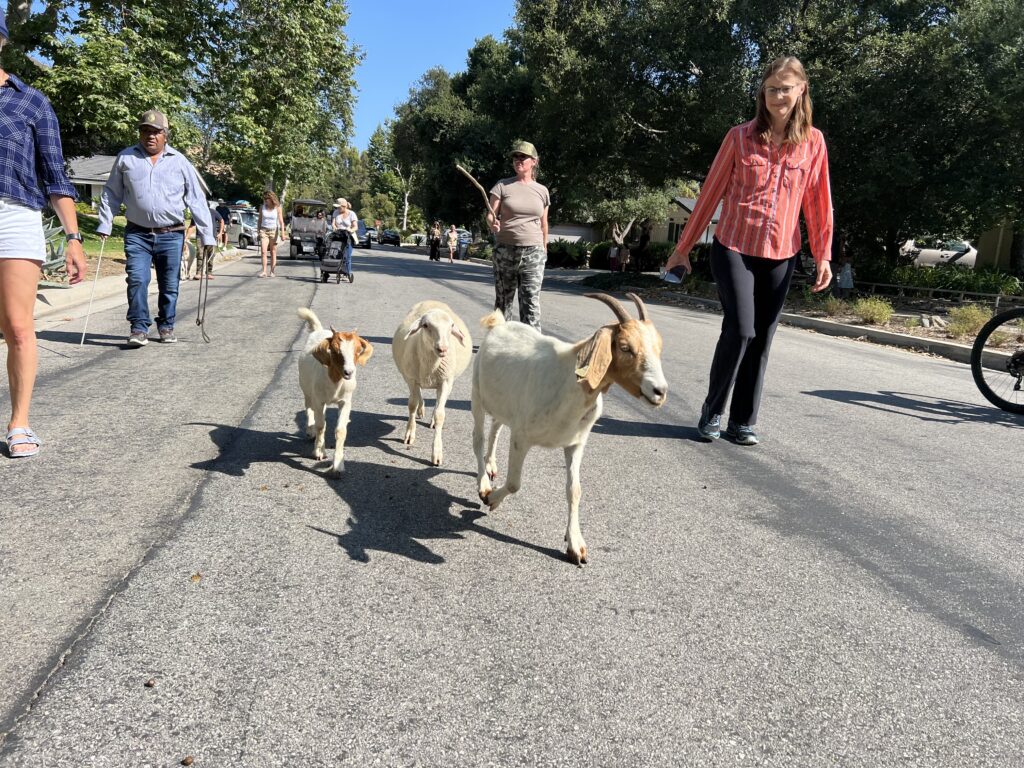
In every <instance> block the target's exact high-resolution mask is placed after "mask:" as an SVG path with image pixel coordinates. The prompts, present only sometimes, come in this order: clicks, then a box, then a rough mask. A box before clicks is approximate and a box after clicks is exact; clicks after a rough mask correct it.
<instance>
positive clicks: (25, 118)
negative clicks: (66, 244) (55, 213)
mask: <svg viewBox="0 0 1024 768" xmlns="http://www.w3.org/2000/svg"><path fill="white" fill-rule="evenodd" d="M47 195H60V196H62V197H70V198H71V199H73V200H74V199H76V198H77V195H76V194H75V187H74V185H73V184H72V183H71V180H70V179H69V178H68V175H67V173H65V171H64V152H63V150H61V146H60V126H59V125H58V124H57V116H56V115H55V114H53V107H51V106H50V102H49V101H47V99H46V97H45V96H43V94H41V93H40V92H39V91H37V90H36V89H35V88H31V87H29V86H27V85H25V83H23V82H22V81H21V80H20V79H18V78H17V77H15V76H14V75H8V76H7V85H6V86H5V87H4V88H0V197H3V198H6V199H8V200H13V201H14V202H17V203H20V204H21V205H25V206H28V207H29V208H32V209H33V210H36V211H41V210H42V209H43V206H45V205H46V196H47Z"/></svg>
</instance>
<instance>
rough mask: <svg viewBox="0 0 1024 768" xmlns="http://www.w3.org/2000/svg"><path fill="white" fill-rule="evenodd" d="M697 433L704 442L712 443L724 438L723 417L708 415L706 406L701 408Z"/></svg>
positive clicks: (715, 414) (713, 414) (714, 414)
mask: <svg viewBox="0 0 1024 768" xmlns="http://www.w3.org/2000/svg"><path fill="white" fill-rule="evenodd" d="M697 432H699V433H700V436H701V439H702V440H707V441H708V442H711V441H712V440H717V439H718V438H719V437H721V436H722V415H721V414H719V413H708V407H707V406H706V405H703V406H701V409H700V419H698V420H697Z"/></svg>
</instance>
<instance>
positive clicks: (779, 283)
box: [704, 240, 796, 426]
mask: <svg viewBox="0 0 1024 768" xmlns="http://www.w3.org/2000/svg"><path fill="white" fill-rule="evenodd" d="M795 265H796V258H795V257H791V258H788V259H784V260H775V259H762V258H758V257H756V256H745V255H744V254H742V253H738V252H737V251H732V250H729V249H728V248H726V247H725V246H724V245H722V244H721V243H720V242H718V240H715V241H714V243H713V244H712V246H711V273H712V275H714V278H715V283H716V284H717V285H718V298H719V300H720V301H721V302H722V310H723V311H724V313H725V317H723V318H722V333H721V335H720V336H719V337H718V346H717V347H716V348H715V358H714V360H713V361H712V363H711V381H710V384H709V386H708V396H707V399H706V400H705V401H704V405H705V408H706V410H707V413H709V414H714V413H719V414H721V413H724V412H725V403H726V400H728V399H729V390H730V389H731V390H732V402H731V404H730V406H729V421H732V422H735V423H736V424H746V425H749V426H753V425H754V424H756V423H757V409H758V405H759V404H760V402H761V387H762V386H763V385H764V373H765V369H766V368H767V367H768V352H769V350H770V349H771V346H772V336H774V335H775V328H776V327H777V326H778V324H779V315H781V314H782V305H783V303H784V302H785V301H786V294H787V293H788V292H789V283H790V281H791V280H792V278H793V268H794V266H795Z"/></svg>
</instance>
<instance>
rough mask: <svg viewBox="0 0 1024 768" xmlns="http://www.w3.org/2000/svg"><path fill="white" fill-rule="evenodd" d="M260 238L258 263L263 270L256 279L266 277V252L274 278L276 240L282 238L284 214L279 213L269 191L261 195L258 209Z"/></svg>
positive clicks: (278, 205) (275, 198) (277, 203)
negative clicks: (261, 202)
mask: <svg viewBox="0 0 1024 768" xmlns="http://www.w3.org/2000/svg"><path fill="white" fill-rule="evenodd" d="M259 236H260V262H261V263H262V265H263V269H262V270H261V271H260V273H259V275H258V277H266V276H267V252H268V251H269V252H270V276H271V277H275V275H274V270H275V269H277V243H278V239H279V238H281V237H283V236H284V214H283V213H281V203H280V202H278V199H277V195H275V194H274V193H273V192H271V191H269V190H268V191H266V192H264V193H263V206H262V207H261V208H260V221H259Z"/></svg>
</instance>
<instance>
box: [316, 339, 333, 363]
mask: <svg viewBox="0 0 1024 768" xmlns="http://www.w3.org/2000/svg"><path fill="white" fill-rule="evenodd" d="M313 357H315V358H316V361H317V362H318V363H320V365H324V366H328V367H330V365H331V340H330V339H324V340H323V341H321V342H320V343H319V344H317V345H316V346H315V347H313Z"/></svg>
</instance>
